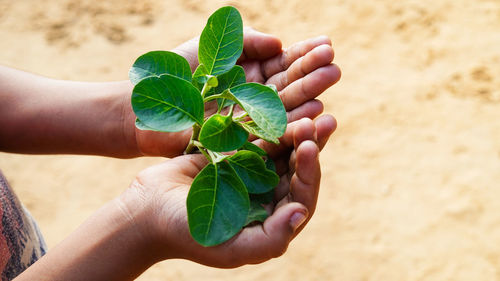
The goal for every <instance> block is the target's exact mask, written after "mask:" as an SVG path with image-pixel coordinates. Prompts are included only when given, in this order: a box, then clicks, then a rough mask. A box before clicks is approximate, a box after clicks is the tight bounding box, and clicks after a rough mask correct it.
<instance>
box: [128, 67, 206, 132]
mask: <svg viewBox="0 0 500 281" xmlns="http://www.w3.org/2000/svg"><path fill="white" fill-rule="evenodd" d="M132 108H133V110H134V112H135V115H136V116H137V118H138V119H139V120H140V121H141V124H143V125H145V126H146V127H149V128H151V129H154V130H156V131H161V132H178V131H182V130H185V129H187V128H189V127H191V126H192V125H193V124H194V123H198V124H202V123H203V114H204V107H203V99H202V98H201V95H200V92H199V91H198V90H197V89H196V88H195V87H194V86H193V85H191V83H189V82H188V81H186V80H183V79H180V78H177V77H174V76H171V75H161V76H160V77H148V78H145V79H143V80H141V82H139V83H138V84H137V85H135V87H134V90H133V91H132Z"/></svg>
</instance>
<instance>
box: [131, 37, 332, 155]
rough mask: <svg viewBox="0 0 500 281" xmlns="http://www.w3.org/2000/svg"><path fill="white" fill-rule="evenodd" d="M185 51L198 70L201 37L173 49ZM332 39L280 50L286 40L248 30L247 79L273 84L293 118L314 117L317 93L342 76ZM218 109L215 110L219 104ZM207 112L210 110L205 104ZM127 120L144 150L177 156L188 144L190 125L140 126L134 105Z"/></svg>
mask: <svg viewBox="0 0 500 281" xmlns="http://www.w3.org/2000/svg"><path fill="white" fill-rule="evenodd" d="M173 51H174V52H177V53H178V54H180V55H182V56H184V57H185V58H186V59H187V60H188V61H189V63H190V65H191V68H192V69H193V70H194V68H196V66H197V62H198V58H197V54H198V38H195V39H192V40H190V41H188V42H186V43H184V44H182V45H180V46H179V47H177V48H175V49H174V50H173ZM332 60H333V49H332V47H331V41H330V39H329V38H327V37H325V36H320V37H317V38H312V39H308V40H306V41H302V42H299V43H296V44H294V45H292V46H291V47H289V48H287V49H286V50H282V49H281V41H280V40H279V39H278V38H276V37H274V36H271V35H268V34H264V33H260V32H257V31H255V30H253V29H250V28H247V29H245V34H244V47H243V54H242V56H241V58H240V60H239V62H238V63H239V64H240V65H241V66H243V68H244V69H245V72H246V75H247V81H248V82H259V83H263V84H274V85H276V87H277V88H278V91H279V94H280V96H281V98H282V101H283V103H284V105H285V108H286V110H287V113H288V114H287V115H288V122H293V121H295V120H298V119H301V118H304V117H308V118H311V119H313V118H315V117H316V116H318V115H319V114H320V113H321V112H322V111H323V105H322V104H321V102H320V101H318V100H315V98H316V97H317V96H318V95H320V94H321V93H322V92H323V91H325V90H326V89H327V88H328V87H330V86H331V85H333V84H334V83H335V82H337V81H338V80H339V78H340V70H339V68H338V67H337V66H336V65H334V64H332V63H331V62H332ZM213 105H214V108H213V110H212V111H213V112H214V113H215V111H216V106H215V103H214V104H213ZM206 112H211V110H210V108H206ZM128 116H129V117H128V118H127V119H126V122H128V123H127V125H126V126H127V127H128V128H130V129H133V130H135V140H136V143H137V147H138V149H139V151H140V153H141V154H143V155H154V156H168V157H174V156H177V155H180V154H182V152H183V151H184V149H185V148H186V146H187V144H188V142H189V139H190V136H191V130H186V131H182V132H178V133H159V132H152V131H141V130H138V129H136V128H135V126H134V125H133V124H134V123H133V120H135V117H134V114H133V112H132V111H131V108H130V109H129V112H128Z"/></svg>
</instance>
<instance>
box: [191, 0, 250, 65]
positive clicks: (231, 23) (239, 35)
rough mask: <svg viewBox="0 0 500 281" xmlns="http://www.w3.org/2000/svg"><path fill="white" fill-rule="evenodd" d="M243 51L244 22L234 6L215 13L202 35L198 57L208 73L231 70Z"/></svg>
mask: <svg viewBox="0 0 500 281" xmlns="http://www.w3.org/2000/svg"><path fill="white" fill-rule="evenodd" d="M242 51H243V22H242V20H241V16H240V13H239V12H238V10H236V9H235V8H233V7H223V8H220V9H218V10H217V11H216V12H215V13H213V14H212V15H211V16H210V18H209V19H208V21H207V24H206V26H205V28H204V29H203V32H202V33H201V36H200V44H199V48H198V59H199V61H200V64H203V65H205V67H206V70H207V73H206V74H211V75H219V74H222V73H224V72H226V71H228V70H230V69H231V68H232V67H233V66H234V65H235V63H236V61H237V60H238V58H239V57H240V56H241V52H242Z"/></svg>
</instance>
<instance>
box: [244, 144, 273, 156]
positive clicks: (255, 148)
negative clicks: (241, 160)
mask: <svg viewBox="0 0 500 281" xmlns="http://www.w3.org/2000/svg"><path fill="white" fill-rule="evenodd" d="M239 150H250V151H253V152H255V153H257V154H258V155H260V156H267V152H266V151H265V150H264V149H262V148H260V147H258V146H256V145H255V144H253V143H251V142H249V141H247V142H246V143H245V144H243V146H242V147H240V149H239Z"/></svg>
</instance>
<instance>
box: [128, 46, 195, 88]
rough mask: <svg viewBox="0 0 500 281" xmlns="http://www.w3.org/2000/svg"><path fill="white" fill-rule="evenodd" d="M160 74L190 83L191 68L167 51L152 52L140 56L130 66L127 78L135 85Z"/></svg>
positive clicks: (182, 59)
mask: <svg viewBox="0 0 500 281" xmlns="http://www.w3.org/2000/svg"><path fill="white" fill-rule="evenodd" d="M162 74H170V75H173V76H176V77H179V78H182V79H184V80H187V81H191V68H190V67H189V63H188V62H187V60H186V59H185V58H183V57H181V56H179V55H178V54H176V53H173V52H168V51H153V52H149V53H146V54H144V55H142V56H140V57H139V58H137V60H136V61H135V62H134V64H133V65H132V68H131V69H130V71H129V73H128V76H129V78H130V81H132V84H134V85H135V84H137V83H139V81H141V80H142V79H144V78H146V77H150V76H160V75H162Z"/></svg>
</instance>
